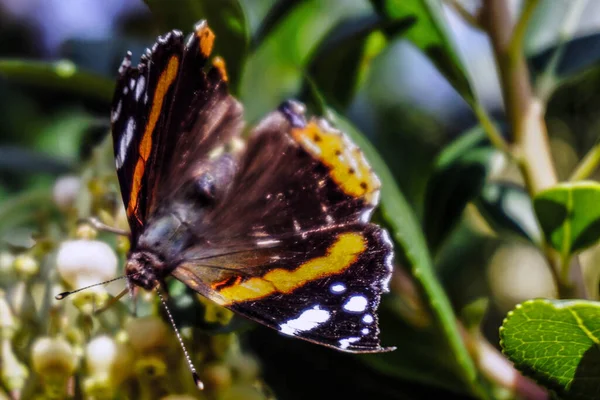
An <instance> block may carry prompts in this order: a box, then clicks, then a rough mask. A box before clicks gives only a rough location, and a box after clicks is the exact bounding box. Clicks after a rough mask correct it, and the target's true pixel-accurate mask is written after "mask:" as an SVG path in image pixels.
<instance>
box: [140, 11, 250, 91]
mask: <svg viewBox="0 0 600 400" xmlns="http://www.w3.org/2000/svg"><path fill="white" fill-rule="evenodd" d="M144 1H145V3H146V4H147V5H148V7H149V8H150V10H152V13H153V15H154V16H155V18H156V19H157V20H158V22H159V26H160V29H161V31H163V30H164V31H166V30H169V29H180V30H182V31H183V32H189V31H190V30H191V29H192V27H193V26H194V24H195V23H196V22H198V21H200V20H202V19H205V20H207V21H208V25H209V26H210V28H211V29H212V30H213V32H214V33H215V35H216V39H215V49H214V51H213V54H215V55H220V56H222V57H223V59H224V60H225V62H226V63H227V74H228V75H229V80H230V82H231V86H230V87H231V90H232V91H233V92H234V93H237V91H238V87H239V84H240V76H241V73H242V69H243V68H244V63H245V62H246V57H247V55H248V44H249V40H250V33H249V29H248V24H247V21H246V15H245V14H244V9H243V8H242V6H241V4H240V3H239V1H238V0H218V1H214V0H179V1H177V4H174V3H173V1H170V0H144Z"/></svg>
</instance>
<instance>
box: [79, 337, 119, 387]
mask: <svg viewBox="0 0 600 400" xmlns="http://www.w3.org/2000/svg"><path fill="white" fill-rule="evenodd" d="M117 355H118V353H117V344H116V343H115V341H114V340H113V339H112V338H111V337H109V336H106V335H102V336H98V337H96V338H94V339H92V340H91V341H90V342H89V343H88V345H87V347H86V348H85V360H86V366H87V369H88V371H89V373H90V375H95V376H96V377H98V378H100V377H102V378H104V379H108V377H109V376H110V370H111V368H112V366H113V364H114V363H115V361H116V359H117Z"/></svg>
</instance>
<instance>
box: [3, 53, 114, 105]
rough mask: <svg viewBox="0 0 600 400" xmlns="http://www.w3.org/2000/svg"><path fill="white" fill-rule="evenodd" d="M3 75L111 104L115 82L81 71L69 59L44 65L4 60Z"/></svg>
mask: <svg viewBox="0 0 600 400" xmlns="http://www.w3.org/2000/svg"><path fill="white" fill-rule="evenodd" d="M0 76H4V77H6V78H8V79H10V80H14V81H17V82H23V83H26V84H30V85H36V86H40V87H44V88H49V89H55V90H60V91H63V92H71V93H76V94H80V95H83V96H85V97H88V98H93V99H97V100H101V101H104V102H107V103H110V101H111V100H112V96H113V90H114V85H115V84H114V81H113V80H112V79H108V78H105V77H102V76H99V75H95V74H92V73H90V72H86V71H83V70H81V69H79V68H78V67H77V66H76V65H75V64H73V63H72V62H71V61H68V60H62V61H56V62H40V61H27V60H16V59H15V60H11V59H0Z"/></svg>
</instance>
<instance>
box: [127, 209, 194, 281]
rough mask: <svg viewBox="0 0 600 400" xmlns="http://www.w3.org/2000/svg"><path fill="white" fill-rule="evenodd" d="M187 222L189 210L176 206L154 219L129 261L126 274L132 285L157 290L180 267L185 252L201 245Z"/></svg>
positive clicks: (139, 239)
mask: <svg viewBox="0 0 600 400" xmlns="http://www.w3.org/2000/svg"><path fill="white" fill-rule="evenodd" d="M187 218H189V212H185V207H180V206H176V207H174V208H173V207H170V208H169V209H168V210H164V211H162V212H159V213H158V214H157V215H156V216H155V217H153V218H151V219H150V221H149V223H148V225H147V228H146V229H145V230H144V232H143V233H142V234H141V235H140V237H139V238H138V241H137V242H136V243H135V244H134V247H133V249H132V250H131V252H130V253H129V256H128V257H127V265H126V266H125V274H126V275H127V276H129V280H130V282H131V283H132V284H134V285H137V286H141V287H143V288H144V289H146V290H150V289H153V288H154V287H155V286H156V285H157V283H158V282H162V281H163V280H164V278H165V277H166V276H167V275H168V274H170V273H171V271H172V270H173V269H174V268H175V267H176V266H177V264H178V262H179V261H178V260H179V259H180V257H179V256H180V254H181V253H182V252H183V250H185V249H186V248H187V247H188V246H189V244H190V243H192V242H197V241H198V238H197V237H195V235H193V234H192V232H191V230H190V228H189V225H188V224H187V223H186V222H185V221H186V219H187Z"/></svg>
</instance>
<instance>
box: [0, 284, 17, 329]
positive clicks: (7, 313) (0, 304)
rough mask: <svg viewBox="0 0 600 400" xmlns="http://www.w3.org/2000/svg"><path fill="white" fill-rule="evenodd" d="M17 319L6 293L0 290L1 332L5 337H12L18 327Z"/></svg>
mask: <svg viewBox="0 0 600 400" xmlns="http://www.w3.org/2000/svg"><path fill="white" fill-rule="evenodd" d="M16 324H17V321H16V320H15V317H14V315H13V312H12V310H11V308H10V306H9V305H8V302H7V301H6V295H5V294H4V292H3V291H0V332H2V338H3V339H11V338H12V336H13V333H14V331H15V330H16V329H17V327H16Z"/></svg>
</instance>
